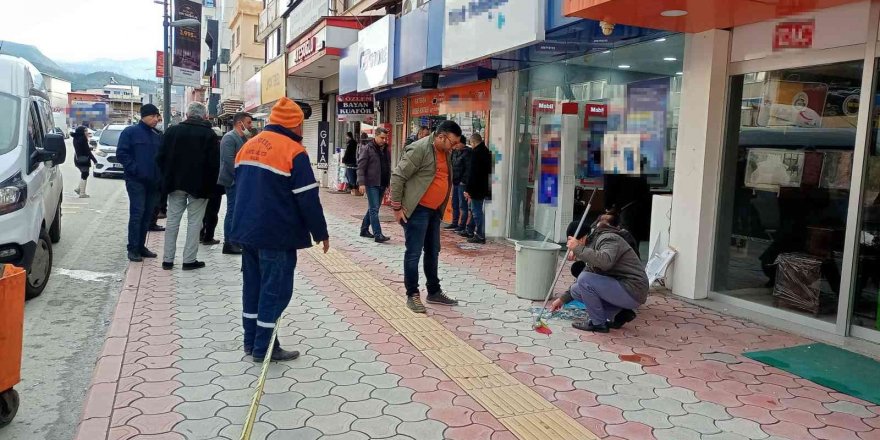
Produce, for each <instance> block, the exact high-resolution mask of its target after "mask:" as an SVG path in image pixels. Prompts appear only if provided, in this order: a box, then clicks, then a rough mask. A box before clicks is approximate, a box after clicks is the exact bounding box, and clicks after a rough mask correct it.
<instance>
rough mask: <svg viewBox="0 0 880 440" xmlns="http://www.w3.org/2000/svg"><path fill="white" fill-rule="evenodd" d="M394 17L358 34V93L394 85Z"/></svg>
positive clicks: (385, 19)
mask: <svg viewBox="0 0 880 440" xmlns="http://www.w3.org/2000/svg"><path fill="white" fill-rule="evenodd" d="M394 20H395V18H394V16H393V15H386V16H385V17H383V18H382V19H381V20H379V21H377V22H375V23H373V24H371V25H370V26H367V27H366V28H364V29H362V30H361V31H360V32H359V33H358V47H359V48H360V54H359V55H358V91H359V92H365V91H368V90H371V89H375V88H376V87H382V86H387V85H390V84H392V83H394V23H395V21H394Z"/></svg>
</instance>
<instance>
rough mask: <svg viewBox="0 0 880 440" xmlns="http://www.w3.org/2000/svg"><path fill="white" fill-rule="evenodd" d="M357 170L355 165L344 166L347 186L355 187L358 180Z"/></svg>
mask: <svg viewBox="0 0 880 440" xmlns="http://www.w3.org/2000/svg"><path fill="white" fill-rule="evenodd" d="M357 176H358V170H357V166H353V167H351V166H346V167H345V182H346V183H348V187H349V188H357V180H358V177H357Z"/></svg>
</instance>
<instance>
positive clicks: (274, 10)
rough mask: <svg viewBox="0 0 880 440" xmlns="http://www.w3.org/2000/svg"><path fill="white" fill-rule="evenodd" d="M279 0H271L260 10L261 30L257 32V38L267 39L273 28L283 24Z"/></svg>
mask: <svg viewBox="0 0 880 440" xmlns="http://www.w3.org/2000/svg"><path fill="white" fill-rule="evenodd" d="M277 2H278V0H269V1H267V2H266V7H265V8H263V11H262V12H260V21H259V32H257V40H260V41H262V40H265V39H266V37H268V36H269V33H271V32H272V31H273V30H275V29H277V28H278V26H279V25H280V24H281V20H279V19H278V18H279V17H278V6H277Z"/></svg>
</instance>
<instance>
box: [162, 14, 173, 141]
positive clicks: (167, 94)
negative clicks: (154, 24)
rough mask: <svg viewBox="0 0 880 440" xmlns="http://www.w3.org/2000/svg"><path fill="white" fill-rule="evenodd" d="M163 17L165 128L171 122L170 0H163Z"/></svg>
mask: <svg viewBox="0 0 880 440" xmlns="http://www.w3.org/2000/svg"><path fill="white" fill-rule="evenodd" d="M164 6H165V19H164V22H163V23H162V25H163V26H164V28H165V68H164V69H163V72H162V80H163V82H164V86H165V87H164V90H163V91H162V117H163V118H164V120H165V123H164V125H163V127H164V128H165V129H166V130H167V129H168V124H169V123H170V122H171V42H170V35H169V32H170V31H171V26H170V24H171V0H165V4H164Z"/></svg>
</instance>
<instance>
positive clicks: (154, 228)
mask: <svg viewBox="0 0 880 440" xmlns="http://www.w3.org/2000/svg"><path fill="white" fill-rule="evenodd" d="M164 230H165V228H164V227H162V226H159V225H150V232H162V231H164Z"/></svg>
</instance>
